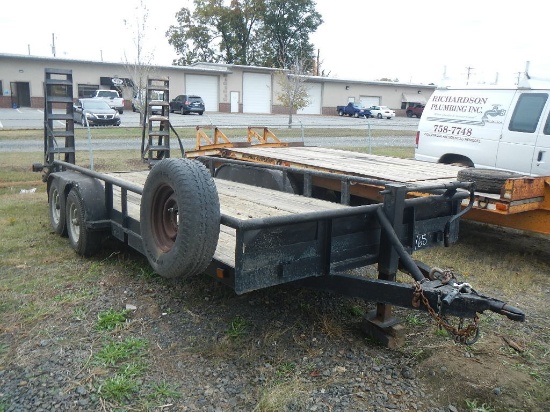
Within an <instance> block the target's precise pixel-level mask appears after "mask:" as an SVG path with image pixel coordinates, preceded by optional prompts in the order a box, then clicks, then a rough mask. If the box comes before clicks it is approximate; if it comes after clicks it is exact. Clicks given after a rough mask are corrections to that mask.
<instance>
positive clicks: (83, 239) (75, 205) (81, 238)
mask: <svg viewBox="0 0 550 412" xmlns="http://www.w3.org/2000/svg"><path fill="white" fill-rule="evenodd" d="M65 213H66V225H67V234H68V236H69V242H70V243H71V247H72V248H73V249H74V250H75V252H76V253H78V254H79V255H82V256H92V255H94V254H96V253H97V252H98V251H99V249H100V248H101V240H102V238H103V233H102V232H98V231H93V230H90V229H89V228H88V227H87V220H88V219H87V212H86V205H85V204H84V199H83V198H82V196H81V195H80V192H79V191H78V190H77V189H76V188H72V189H71V191H70V192H69V195H68V196H67V202H66V211H65Z"/></svg>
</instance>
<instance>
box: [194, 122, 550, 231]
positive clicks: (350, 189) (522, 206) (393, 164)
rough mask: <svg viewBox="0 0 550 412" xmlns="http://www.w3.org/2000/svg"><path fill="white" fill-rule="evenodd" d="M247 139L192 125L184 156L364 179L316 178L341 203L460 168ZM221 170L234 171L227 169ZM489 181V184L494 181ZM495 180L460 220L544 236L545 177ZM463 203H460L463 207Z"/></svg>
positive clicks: (251, 133) (549, 192)
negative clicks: (191, 145) (192, 140)
mask: <svg viewBox="0 0 550 412" xmlns="http://www.w3.org/2000/svg"><path fill="white" fill-rule="evenodd" d="M258 129H259V130H260V132H258V131H257V130H258ZM247 138H248V139H247V140H248V141H247V142H245V143H240V142H237V143H233V142H231V141H230V140H229V139H228V138H227V137H226V136H225V135H224V134H223V132H222V131H221V130H219V129H217V128H214V129H213V130H212V137H210V136H208V134H207V133H206V132H205V130H203V129H199V128H197V139H196V148H195V150H194V151H188V152H187V153H186V156H187V157H189V158H194V157H196V156H203V155H209V156H217V157H223V158H228V159H238V160H243V161H247V162H253V163H261V164H271V165H286V166H291V167H293V168H305V169H310V170H320V171H326V172H330V173H338V174H342V175H346V176H360V177H363V178H365V179H366V180H365V181H364V183H362V184H359V185H347V184H346V185H345V186H342V187H339V186H337V185H336V186H335V185H334V184H333V183H334V182H331V181H324V180H322V179H316V181H315V182H314V188H315V189H317V193H319V195H320V196H323V195H326V194H327V193H331V194H336V195H337V196H338V197H339V198H336V199H335V200H336V201H341V202H342V203H349V202H352V203H353V202H355V203H361V202H365V201H367V202H380V201H382V196H381V195H380V190H381V189H382V188H383V187H384V185H385V184H387V183H392V182H394V183H405V184H408V185H414V186H418V187H420V186H425V185H428V186H430V185H433V184H437V183H445V182H449V181H453V180H457V176H459V173H460V172H461V171H462V172H464V171H465V170H464V168H463V167H461V166H454V165H446V164H440V163H429V162H422V161H418V160H414V159H399V158H393V157H387V156H376V155H370V154H365V153H354V152H348V151H342V150H336V149H329V148H322V147H306V146H304V145H303V143H300V142H298V143H296V142H290V143H289V142H282V141H281V140H279V139H278V138H277V137H276V136H275V135H274V134H273V133H272V132H270V131H269V130H268V129H267V128H249V130H248V133H247ZM469 171H470V172H471V173H472V174H474V173H473V172H475V170H473V169H472V170H469ZM489 171H490V170H481V171H478V172H479V173H480V174H481V172H489ZM496 172H498V171H495V173H496ZM223 173H225V174H229V173H231V174H233V175H238V174H239V172H237V171H231V172H230V171H229V170H228V169H226V170H224V172H223ZM510 175H513V174H510ZM285 179H286V185H287V187H291V185H292V184H293V182H295V181H297V180H299V179H300V176H293V175H291V174H290V175H288V176H286V177H285ZM492 183H493V185H495V183H496V181H495V182H492ZM498 183H499V184H500V187H498V189H497V190H496V192H497V193H489V192H488V191H486V190H483V188H482V187H481V185H480V187H479V188H478V189H476V191H475V197H474V203H473V205H472V207H471V210H470V211H469V212H468V214H466V215H465V216H464V219H467V220H473V221H477V222H482V223H489V224H495V225H499V226H503V227H509V228H513V229H520V230H528V231H531V232H536V233H541V234H546V235H550V176H519V175H518V176H517V177H512V176H509V177H508V178H502V177H499V180H498ZM422 195H423V192H422V191H419V192H417V193H411V196H422ZM467 205H468V202H467V201H465V202H464V205H463V207H466V206H467Z"/></svg>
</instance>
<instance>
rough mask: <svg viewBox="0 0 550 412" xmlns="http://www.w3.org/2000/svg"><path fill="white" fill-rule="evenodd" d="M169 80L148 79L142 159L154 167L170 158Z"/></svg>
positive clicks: (164, 78) (142, 136)
mask: <svg viewBox="0 0 550 412" xmlns="http://www.w3.org/2000/svg"><path fill="white" fill-rule="evenodd" d="M169 102H170V95H169V80H168V78H167V77H163V78H147V89H146V94H145V112H144V114H143V129H142V135H141V159H142V160H143V162H144V163H148V164H149V167H153V166H154V164H155V163H157V162H158V161H160V160H162V159H165V158H169V157H170V128H171V126H170V119H169V115H170V104H169Z"/></svg>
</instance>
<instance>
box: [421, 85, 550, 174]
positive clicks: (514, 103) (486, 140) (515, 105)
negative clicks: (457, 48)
mask: <svg viewBox="0 0 550 412" xmlns="http://www.w3.org/2000/svg"><path fill="white" fill-rule="evenodd" d="M532 83H533V82H531V84H532ZM544 87H546V88H533V87H532V86H530V85H529V84H527V83H525V84H522V85H520V86H518V87H517V88H513V89H504V88H495V87H493V88H489V87H487V88H462V89H458V88H440V89H436V90H435V91H434V93H433V94H432V96H431V97H430V99H429V101H428V103H427V104H426V107H425V108H424V113H423V114H422V117H421V119H420V122H419V125H418V132H417V134H416V151H415V158H416V159H417V160H424V161H429V162H439V163H448V164H451V163H453V164H462V165H465V166H475V167H484V168H494V169H503V170H510V171H515V172H520V173H522V174H530V175H538V176H547V175H550V116H549V112H550V98H549V96H550V83H545V85H544Z"/></svg>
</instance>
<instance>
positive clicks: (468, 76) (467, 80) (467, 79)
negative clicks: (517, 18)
mask: <svg viewBox="0 0 550 412" xmlns="http://www.w3.org/2000/svg"><path fill="white" fill-rule="evenodd" d="M466 70H468V72H467V74H466V86H468V82H469V81H470V72H471V71H472V70H474V68H473V67H470V66H468V67H466Z"/></svg>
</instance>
